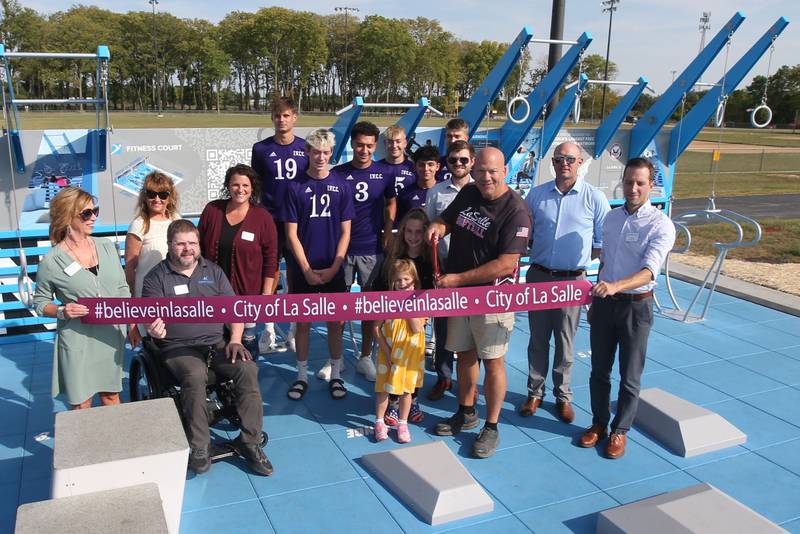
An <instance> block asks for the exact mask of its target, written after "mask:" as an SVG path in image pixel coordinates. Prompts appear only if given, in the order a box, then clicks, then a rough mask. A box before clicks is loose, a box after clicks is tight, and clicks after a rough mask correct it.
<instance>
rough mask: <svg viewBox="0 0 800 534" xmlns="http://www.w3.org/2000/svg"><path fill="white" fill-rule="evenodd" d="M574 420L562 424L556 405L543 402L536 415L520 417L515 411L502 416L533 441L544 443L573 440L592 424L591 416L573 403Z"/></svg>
mask: <svg viewBox="0 0 800 534" xmlns="http://www.w3.org/2000/svg"><path fill="white" fill-rule="evenodd" d="M572 408H573V410H574V411H575V420H574V421H573V422H572V423H564V422H563V421H561V420H560V419H559V418H558V417H557V416H556V405H555V403H554V402H552V401H547V400H546V401H544V402H543V403H542V404H541V405H540V406H539V408H538V409H537V410H536V413H535V414H534V415H532V416H530V417H522V416H520V415H519V413H518V412H517V411H516V410H515V411H513V412H506V413H504V414H503V419H504V420H505V421H507V422H509V423H511V424H513V425H515V426H516V427H517V428H519V429H520V430H521V431H522V432H524V433H525V434H526V435H528V436H529V437H530V438H531V439H533V440H534V441H545V440H548V439H556V438H563V437H567V438H573V437H575V436H576V435H579V434H580V433H581V432H583V430H584V429H585V428H586V427H588V426H589V425H591V424H592V414H591V413H590V412H588V411H587V410H585V409H583V408H582V407H581V406H579V405H577V404H575V403H573V406H572Z"/></svg>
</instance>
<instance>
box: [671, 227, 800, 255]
mask: <svg viewBox="0 0 800 534" xmlns="http://www.w3.org/2000/svg"><path fill="white" fill-rule="evenodd" d="M689 230H690V231H691V233H692V246H691V249H690V251H691V253H692V254H697V255H708V256H714V255H716V254H717V252H718V249H717V248H715V247H714V246H713V244H714V243H715V242H723V243H727V242H732V241H734V240H735V239H737V237H738V235H737V233H736V231H735V230H734V229H733V227H732V226H730V225H727V224H706V225H693V226H690V227H689ZM761 232H762V233H761V241H759V243H758V244H757V245H756V246H754V247H740V248H735V249H733V250H731V251H730V252H728V257H729V258H734V259H737V260H745V261H759V262H767V263H800V219H770V220H769V221H765V222H763V223H762V224H761ZM679 235H681V234H679ZM752 238H753V232H752V231H745V236H744V240H745V241H747V240H749V239H752ZM679 239H680V238H679ZM681 242H682V240H681Z"/></svg>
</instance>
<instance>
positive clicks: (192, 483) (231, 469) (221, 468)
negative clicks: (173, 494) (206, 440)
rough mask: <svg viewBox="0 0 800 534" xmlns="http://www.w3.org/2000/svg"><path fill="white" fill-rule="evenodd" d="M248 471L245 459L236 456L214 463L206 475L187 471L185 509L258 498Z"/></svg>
mask: <svg viewBox="0 0 800 534" xmlns="http://www.w3.org/2000/svg"><path fill="white" fill-rule="evenodd" d="M268 448H269V446H268ZM267 454H269V452H267ZM247 473H248V471H247V466H246V464H245V463H244V461H242V460H241V458H236V457H233V458H227V459H225V460H221V461H218V462H214V463H213V464H212V465H211V470H210V471H208V472H207V473H203V474H202V475H195V474H194V473H193V472H191V471H187V476H186V486H185V489H184V492H183V511H184V512H191V511H195V510H203V509H205V508H210V507H215V506H223V505H226V504H233V503H237V502H240V501H246V500H255V499H257V496H256V493H255V491H254V490H253V486H252V485H251V484H250V481H249V480H248V478H247ZM222 488H224V490H221V489H222Z"/></svg>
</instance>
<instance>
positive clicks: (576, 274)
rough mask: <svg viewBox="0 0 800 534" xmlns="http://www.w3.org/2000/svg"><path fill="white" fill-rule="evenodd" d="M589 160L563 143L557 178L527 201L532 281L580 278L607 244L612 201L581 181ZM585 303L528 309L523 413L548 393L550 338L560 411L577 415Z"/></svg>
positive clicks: (557, 153)
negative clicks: (576, 367) (604, 233)
mask: <svg viewBox="0 0 800 534" xmlns="http://www.w3.org/2000/svg"><path fill="white" fill-rule="evenodd" d="M581 164H583V158H582V157H581V149H580V147H579V146H578V145H576V144H575V143H562V144H560V145H558V146H557V147H556V148H555V150H554V152H553V167H554V168H555V171H556V178H555V180H551V181H549V182H546V183H544V184H541V185H539V186H537V187H535V188H534V189H532V190H531V192H530V193H529V194H528V196H527V197H526V198H525V202H526V203H527V205H528V207H529V208H530V210H531V214H532V217H533V246H532V247H531V253H530V260H531V266H530V268H529V269H528V275H527V276H526V281H527V282H530V283H532V282H555V281H560V280H579V279H583V278H585V277H586V274H585V273H586V269H587V268H588V267H589V264H590V263H591V262H592V259H594V258H596V257H597V256H598V255H599V253H600V249H601V248H602V241H601V239H600V232H601V229H602V227H603V220H604V219H605V216H606V214H607V213H608V212H609V210H610V207H609V205H608V200H606V197H605V195H604V194H603V193H601V192H600V190H598V189H597V188H596V187H594V186H592V185H590V184H587V183H586V182H585V181H583V180H582V179H578V170H579V169H580V166H581ZM580 313H581V308H580V306H570V307H566V308H560V309H555V310H540V311H530V312H528V323H529V325H530V332H531V337H530V341H529V342H528V398H527V399H526V400H525V402H524V403H523V404H522V406H520V408H519V413H520V415H522V416H523V417H528V416H531V415H533V414H534V413H535V412H536V409H537V408H538V407H539V405H540V404H541V402H542V398H543V397H544V394H545V379H546V377H547V370H548V366H549V358H550V354H549V353H550V338H551V337H553V338H555V352H554V355H553V373H552V377H553V395H554V396H555V398H556V414H557V415H558V417H559V419H561V420H562V421H564V422H567V423H571V422H572V421H573V420H574V419H575V412H574V411H573V409H572V390H571V389H570V376H571V370H572V362H573V360H574V350H573V340H574V339H575V333H576V332H577V330H578V322H579V320H580Z"/></svg>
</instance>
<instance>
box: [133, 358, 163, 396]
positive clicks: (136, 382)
mask: <svg viewBox="0 0 800 534" xmlns="http://www.w3.org/2000/svg"><path fill="white" fill-rule="evenodd" d="M147 371H148V369H147V364H146V363H145V362H144V360H142V359H141V358H138V357H137V358H134V359H133V361H131V368H130V372H129V375H128V384H129V386H130V390H131V401H132V402H136V401H140V400H149V399H157V398H158V397H159V396H158V393H157V390H156V385H155V384H152V383H151V382H150V377H152V376H153V374H152V373H148V372H147Z"/></svg>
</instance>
